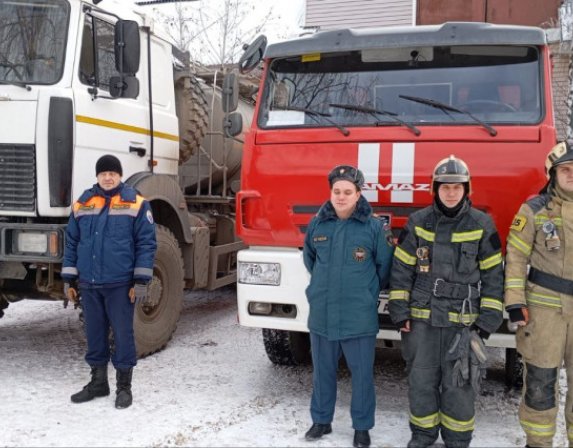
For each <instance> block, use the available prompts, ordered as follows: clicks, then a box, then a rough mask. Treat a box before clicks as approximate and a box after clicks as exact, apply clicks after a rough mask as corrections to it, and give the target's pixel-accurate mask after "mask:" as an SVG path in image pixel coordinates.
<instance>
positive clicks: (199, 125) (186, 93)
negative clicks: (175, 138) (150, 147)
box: [175, 76, 209, 165]
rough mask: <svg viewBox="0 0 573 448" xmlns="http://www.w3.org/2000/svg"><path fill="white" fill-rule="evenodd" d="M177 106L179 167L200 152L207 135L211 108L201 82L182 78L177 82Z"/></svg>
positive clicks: (185, 77)
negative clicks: (196, 152)
mask: <svg viewBox="0 0 573 448" xmlns="http://www.w3.org/2000/svg"><path fill="white" fill-rule="evenodd" d="M175 106H176V109H177V117H178V118H179V136H180V137H179V165H182V164H184V163H185V162H187V161H188V160H189V159H190V158H191V156H192V155H193V153H194V152H195V151H198V150H199V147H200V146H201V142H202V141H203V137H205V134H206V133H207V127H208V117H209V106H208V104H207V97H206V96H205V92H203V89H202V88H201V84H200V83H199V80H198V79H197V78H195V77H194V76H182V77H180V78H179V79H177V81H175Z"/></svg>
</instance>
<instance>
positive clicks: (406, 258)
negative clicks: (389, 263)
mask: <svg viewBox="0 0 573 448" xmlns="http://www.w3.org/2000/svg"><path fill="white" fill-rule="evenodd" d="M394 256H395V257H396V258H397V259H398V260H400V261H402V262H404V263H406V264H409V265H411V266H416V257H414V256H413V255H410V254H409V253H408V252H406V251H405V250H404V249H402V248H401V247H400V246H398V247H397V248H396V249H395V250H394Z"/></svg>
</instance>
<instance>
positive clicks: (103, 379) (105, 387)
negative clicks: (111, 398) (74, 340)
mask: <svg viewBox="0 0 573 448" xmlns="http://www.w3.org/2000/svg"><path fill="white" fill-rule="evenodd" d="M91 375H92V379H91V381H90V382H89V383H88V384H86V385H85V386H84V388H83V389H82V390H80V391H79V392H78V393H75V394H73V395H72V396H71V399H72V402H74V403H85V402H86V401H90V400H93V399H94V398H96V397H106V396H107V395H109V383H108V381H107V364H106V365H105V366H96V367H92V371H91Z"/></svg>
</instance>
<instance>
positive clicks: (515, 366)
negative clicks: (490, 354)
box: [505, 348, 523, 389]
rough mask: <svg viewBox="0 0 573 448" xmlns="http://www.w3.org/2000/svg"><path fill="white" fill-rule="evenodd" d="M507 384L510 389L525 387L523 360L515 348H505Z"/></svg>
mask: <svg viewBox="0 0 573 448" xmlns="http://www.w3.org/2000/svg"><path fill="white" fill-rule="evenodd" d="M505 385H506V386H507V387H509V388H510V389H521V388H522V387H523V362H522V360H521V355H520V354H519V353H518V352H517V350H516V349H514V348H506V349H505Z"/></svg>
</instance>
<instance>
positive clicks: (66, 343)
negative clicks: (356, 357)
mask: <svg viewBox="0 0 573 448" xmlns="http://www.w3.org/2000/svg"><path fill="white" fill-rule="evenodd" d="M84 348H85V343H84V340H83V335H82V329H81V325H80V323H79V321H78V316H77V311H74V310H73V309H70V308H68V309H66V310H63V309H62V308H61V304H57V303H50V302H35V301H22V302H19V303H16V304H12V305H11V306H10V307H9V308H8V310H7V313H6V316H5V317H4V318H2V319H0V359H1V365H0V377H1V378H2V384H1V388H0V403H1V405H0V406H1V407H0V422H1V423H2V430H1V431H0V446H22V447H23V446H78V447H84V446H85V447H94V446H114V447H116V446H117V447H119V446H129V447H131V446H157V447H159V446H303V447H315V446H316V447H327V446H350V445H351V443H352V435H353V430H352V428H351V424H350V415H349V403H350V392H351V390H350V378H349V374H348V372H347V371H345V370H342V371H341V373H340V381H339V398H338V402H337V412H336V415H335V420H334V422H333V429H334V432H333V433H332V434H331V435H328V436H326V437H324V439H322V440H320V441H318V442H314V443H309V442H306V441H305V440H304V433H305V431H306V430H307V429H308V426H309V424H310V417H309V411H308V406H309V401H310V392H311V375H312V369H311V367H310V366H307V367H297V368H285V367H276V366H273V365H272V364H271V363H270V362H269V361H268V359H267V357H266V354H265V353H264V348H263V343H262V337H261V331H260V330H259V329H247V328H244V327H240V326H239V325H238V324H237V319H236V298H235V292H234V290H233V289H232V288H228V289H225V290H223V291H216V292H212V293H206V292H200V293H189V294H188V295H187V296H186V300H185V304H184V310H183V313H182V315H181V320H180V322H179V326H178V329H177V331H176V333H175V335H174V338H173V340H172V341H171V342H170V343H169V345H168V347H167V348H166V349H165V350H163V351H162V352H160V353H157V354H155V355H153V356H151V357H148V358H145V359H142V360H140V361H139V364H138V366H137V367H136V370H135V372H134V380H133V382H134V385H133V392H134V405H133V406H132V407H131V408H129V409H126V410H121V411H120V410H116V409H115V408H114V407H113V396H110V397H106V398H100V399H96V400H94V401H93V402H90V403H86V404H81V405H76V404H72V403H71V402H70V400H69V395H70V394H72V393H73V392H76V391H77V390H79V389H80V388H81V387H82V386H83V385H84V383H85V382H86V380H87V379H88V373H89V371H88V368H87V366H86V365H85V364H84V362H83V353H84ZM491 354H492V355H493V356H492V358H494V359H493V361H492V365H491V368H490V369H488V380H487V381H486V382H485V385H484V390H483V393H482V395H481V396H480V397H479V399H478V402H477V405H476V410H477V415H476V432H475V437H474V442H473V443H472V446H473V447H516V446H524V445H525V438H524V436H523V433H522V431H521V429H520V427H519V423H518V419H517V405H518V402H519V397H518V395H517V393H516V392H514V391H509V392H508V391H506V389H505V386H504V385H503V363H502V360H501V358H500V356H499V353H497V352H496V351H495V350H492V351H491ZM112 375H113V369H111V370H110V381H112V379H113V377H112ZM561 382H562V383H563V384H564V378H563V375H562V378H561ZM376 393H377V403H378V408H377V411H376V427H375V428H374V429H373V430H372V431H371V436H372V443H373V446H378V447H402V446H405V445H406V443H407V441H408V439H409V429H408V404H407V386H406V378H405V374H404V364H403V361H402V360H401V358H400V354H399V351H398V350H395V349H392V350H390V349H381V350H379V351H378V354H377V362H376ZM563 400H564V398H563V397H562V399H561V402H563ZM555 443H556V445H557V446H567V440H566V437H565V429H564V424H563V416H562V412H561V413H560V420H559V426H558V436H557V437H556V439H555ZM436 446H443V444H441V442H440V443H438V444H437V445H436Z"/></svg>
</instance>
